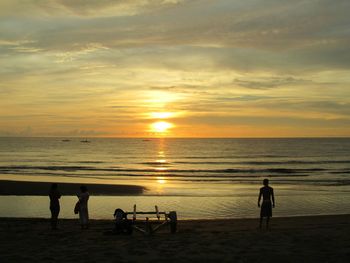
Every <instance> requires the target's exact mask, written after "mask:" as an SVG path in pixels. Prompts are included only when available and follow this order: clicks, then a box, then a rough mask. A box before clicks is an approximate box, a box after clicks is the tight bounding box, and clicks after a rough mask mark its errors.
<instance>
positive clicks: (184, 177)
mask: <svg viewBox="0 0 350 263" xmlns="http://www.w3.org/2000/svg"><path fill="white" fill-rule="evenodd" d="M265 178H268V179H269V181H270V185H271V186H272V187H273V188H274V192H275V199H276V207H275V208H274V210H273V216H275V217H284V216H303V215H324V214H348V213H350V201H349V200H350V138H283V139H282V138H247V139H235V138H233V139H224V138H220V139H214V138H210V139H199V138H198V139H192V138H187V139H185V138H181V139H178V138H153V139H142V138H127V139H125V138H5V137H3V138H0V180H22V181H41V182H57V183H60V182H72V183H81V184H85V183H98V184H118V185H120V184H126V185H139V186H143V187H145V190H144V191H143V193H142V194H137V195H130V196H93V195H91V197H90V200H89V213H90V217H91V218H95V219H112V218H113V212H114V210H115V209H116V208H121V209H123V210H124V211H132V209H133V206H134V204H136V205H137V210H138V211H153V210H155V205H157V206H158V208H159V210H160V211H166V212H168V211H176V212H177V214H178V218H179V219H216V218H256V217H258V216H259V208H258V206H257V199H258V193H259V188H260V187H261V186H262V180H263V179H265ZM77 192H78V189H77ZM76 200H77V197H76V196H63V197H62V198H61V212H60V217H61V218H76V215H75V214H74V213H73V208H74V204H75V202H76ZM49 216H50V211H49V199H48V197H46V196H0V217H43V218H45V217H49Z"/></svg>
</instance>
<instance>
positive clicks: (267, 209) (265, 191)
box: [258, 179, 275, 229]
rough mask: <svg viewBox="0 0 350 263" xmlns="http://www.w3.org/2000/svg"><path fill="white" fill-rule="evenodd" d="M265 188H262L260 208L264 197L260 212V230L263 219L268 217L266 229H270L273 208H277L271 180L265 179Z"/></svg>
mask: <svg viewBox="0 0 350 263" xmlns="http://www.w3.org/2000/svg"><path fill="white" fill-rule="evenodd" d="M263 184H264V186H263V187H261V188H260V193H259V199H258V207H260V200H261V197H263V201H262V204H261V210H260V225H259V226H260V228H261V227H262V222H263V218H264V217H266V229H268V228H269V221H270V217H272V207H275V196H274V195H273V188H272V187H270V186H269V180H268V179H264V181H263Z"/></svg>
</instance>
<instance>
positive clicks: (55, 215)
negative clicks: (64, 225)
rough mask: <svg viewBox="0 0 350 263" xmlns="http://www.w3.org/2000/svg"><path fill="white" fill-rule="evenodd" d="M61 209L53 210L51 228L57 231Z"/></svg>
mask: <svg viewBox="0 0 350 263" xmlns="http://www.w3.org/2000/svg"><path fill="white" fill-rule="evenodd" d="M59 212H60V210H59V209H51V228H52V229H57V221H58V214H59Z"/></svg>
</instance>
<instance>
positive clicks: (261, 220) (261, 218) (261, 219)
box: [259, 216, 263, 228]
mask: <svg viewBox="0 0 350 263" xmlns="http://www.w3.org/2000/svg"><path fill="white" fill-rule="evenodd" d="M262 222H263V217H262V216H260V224H259V228H261V226H262Z"/></svg>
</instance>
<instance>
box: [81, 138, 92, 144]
mask: <svg viewBox="0 0 350 263" xmlns="http://www.w3.org/2000/svg"><path fill="white" fill-rule="evenodd" d="M80 142H85V143H89V142H90V141H88V140H86V139H85V140H81V141H80Z"/></svg>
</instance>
